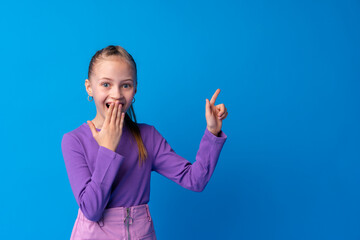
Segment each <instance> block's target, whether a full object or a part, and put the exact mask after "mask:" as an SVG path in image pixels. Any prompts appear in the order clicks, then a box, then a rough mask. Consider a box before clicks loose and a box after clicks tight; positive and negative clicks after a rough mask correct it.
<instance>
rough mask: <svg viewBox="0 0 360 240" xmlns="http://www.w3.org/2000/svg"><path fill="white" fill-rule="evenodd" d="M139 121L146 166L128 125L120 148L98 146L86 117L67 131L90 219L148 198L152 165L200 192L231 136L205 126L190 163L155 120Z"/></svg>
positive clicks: (71, 167)
mask: <svg viewBox="0 0 360 240" xmlns="http://www.w3.org/2000/svg"><path fill="white" fill-rule="evenodd" d="M138 126H139V128H140V134H141V137H142V140H143V142H144V145H145V147H146V150H147V153H148V158H147V159H146V161H145V164H143V165H142V166H141V167H140V166H139V161H138V156H139V152H138V147H137V143H136V141H135V139H134V138H133V137H132V135H131V132H130V130H129V129H127V128H126V127H125V125H124V128H123V133H122V136H121V139H120V142H119V145H118V147H117V149H116V151H115V152H113V151H112V150H110V149H108V148H105V147H102V146H99V144H98V143H97V142H96V140H95V139H94V138H93V136H92V133H91V130H90V128H89V126H88V125H87V123H83V124H82V125H81V126H80V127H78V128H76V129H74V130H73V131H70V132H68V133H65V134H64V135H63V138H62V142H61V149H62V153H63V157H64V161H65V166H66V171H67V174H68V177H69V181H70V185H71V189H72V191H73V193H74V196H75V199H76V202H77V204H78V205H79V208H80V209H81V211H82V212H83V214H84V215H85V216H86V217H87V218H88V219H89V220H91V221H99V220H100V219H101V217H102V214H103V211H104V210H105V209H106V208H113V207H130V206H134V205H140V204H145V203H148V202H149V197H150V175H151V171H156V172H158V173H159V174H161V175H163V176H165V177H167V178H168V179H170V180H172V181H174V182H176V183H177V184H179V185H181V186H182V187H184V188H187V189H190V190H192V191H196V192H201V191H202V190H204V188H205V186H206V184H207V183H208V181H209V180H210V177H211V175H212V173H213V172H214V169H215V166H216V163H217V161H218V158H219V155H220V151H221V149H222V147H223V145H224V143H225V141H226V139H227V136H226V134H225V133H223V132H222V131H220V133H219V137H216V136H215V135H213V134H212V133H211V132H209V131H208V130H207V129H205V133H204V135H203V137H202V139H201V142H200V147H199V150H198V152H197V154H196V161H195V162H194V163H193V164H191V163H190V162H189V161H188V160H186V159H185V158H183V157H181V156H179V155H177V154H176V153H175V151H174V150H173V149H172V148H171V147H170V145H169V144H168V143H167V141H166V140H165V139H164V138H163V137H162V135H161V134H160V133H159V132H158V131H157V130H156V129H155V128H154V127H153V126H151V125H148V124H145V123H138ZM99 130H100V129H98V131H99Z"/></svg>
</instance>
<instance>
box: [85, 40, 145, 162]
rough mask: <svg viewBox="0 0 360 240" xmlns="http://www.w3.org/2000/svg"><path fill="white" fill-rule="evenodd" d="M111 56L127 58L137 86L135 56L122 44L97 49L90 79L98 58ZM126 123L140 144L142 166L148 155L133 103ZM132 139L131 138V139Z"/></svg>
mask: <svg viewBox="0 0 360 240" xmlns="http://www.w3.org/2000/svg"><path fill="white" fill-rule="evenodd" d="M110 56H118V57H120V58H121V59H122V60H125V61H126V62H127V63H128V64H129V65H130V66H131V67H132V69H133V71H134V75H135V80H134V81H135V83H134V85H135V86H137V70H136V63H135V61H134V59H133V57H132V56H131V55H130V54H129V53H128V52H127V51H126V50H125V49H124V48H123V47H121V46H114V45H109V46H107V47H106V48H103V49H101V50H99V51H97V52H96V53H95V54H94V56H93V57H92V58H91V61H90V64H89V71H88V79H89V80H90V76H91V75H92V74H93V71H94V70H93V69H94V65H95V63H96V62H98V60H101V59H105V58H106V57H110ZM125 124H126V126H128V127H129V130H130V132H131V134H132V136H133V137H134V138H135V141H136V143H137V146H138V150H139V165H140V166H141V165H142V164H143V163H145V160H146V159H147V157H148V154H147V151H146V148H145V145H144V142H143V141H142V138H141V134H140V129H139V126H138V124H137V121H136V116H135V111H134V107H133V105H132V104H131V105H130V107H129V109H128V110H127V112H126V114H125ZM130 141H131V139H130Z"/></svg>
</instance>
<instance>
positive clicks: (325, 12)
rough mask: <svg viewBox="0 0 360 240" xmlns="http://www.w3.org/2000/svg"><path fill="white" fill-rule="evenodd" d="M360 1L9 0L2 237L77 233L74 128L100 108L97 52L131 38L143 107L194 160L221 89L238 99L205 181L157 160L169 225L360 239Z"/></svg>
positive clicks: (155, 190)
mask: <svg viewBox="0 0 360 240" xmlns="http://www.w3.org/2000/svg"><path fill="white" fill-rule="evenodd" d="M359 12H360V3H359V1H356V0H354V1H334V0H333V1H329V0H327V1H307V0H305V1H304V0H303V1H279V0H276V1H265V0H255V1H254V0H252V1H229V0H225V1H209V0H207V1H183V0H182V1H107V0H105V1H66V0H65V1H56V2H54V1H16V2H13V3H5V1H2V3H0V23H1V25H0V28H1V29H0V32H1V39H0V43H1V44H0V51H1V58H0V68H1V75H0V76H1V83H2V88H1V99H2V100H1V101H0V104H1V110H2V111H1V118H0V121H1V127H2V130H1V140H0V141H1V153H2V157H1V159H2V160H1V165H2V166H1V169H2V171H1V174H0V181H1V183H2V188H1V198H0V201H1V202H0V206H1V213H0V215H1V217H0V228H1V231H0V235H1V237H0V238H1V239H50V238H51V239H69V237H70V234H71V230H72V227H73V224H74V221H75V218H76V214H77V209H78V206H77V204H76V201H75V198H74V196H73V194H72V191H71V188H70V184H69V182H68V178H67V173H66V169H65V165H64V162H63V158H62V153H61V145H60V144H61V139H62V136H63V134H64V133H65V132H68V131H71V130H73V129H75V128H77V127H78V126H80V125H81V124H82V123H84V122H86V120H91V119H93V118H94V116H95V113H96V111H95V106H94V103H93V102H91V103H90V102H88V101H87V94H86V91H85V87H84V82H85V79H86V77H87V69H88V64H89V61H90V59H91V57H92V55H93V54H94V53H95V52H96V51H97V50H99V49H101V48H103V47H106V46H107V45H110V44H115V45H121V46H123V47H124V48H125V49H127V50H128V51H129V52H130V53H131V54H132V55H133V57H134V58H135V61H136V62H137V64H138V79H139V86H138V93H137V95H136V103H135V105H134V106H135V111H136V114H137V118H138V121H139V122H144V123H148V124H151V125H154V126H155V127H156V128H157V129H158V130H159V131H160V133H161V134H162V135H163V136H164V137H165V138H166V139H167V140H168V142H169V144H170V145H171V146H172V147H173V149H174V150H175V151H176V152H177V153H178V154H180V155H182V156H183V157H185V158H187V159H188V160H189V161H191V162H194V161H195V155H196V152H197V149H198V147H199V143H200V139H201V137H202V134H203V132H204V130H205V128H206V121H205V99H206V98H211V96H212V94H213V93H214V92H215V90H216V89H217V88H220V89H221V93H220V95H219V97H218V100H217V102H216V103H217V104H219V103H224V104H225V106H226V107H227V109H228V112H229V115H228V117H227V119H225V120H224V122H223V129H222V130H223V131H224V132H225V133H226V134H227V135H228V139H227V142H226V143H225V145H224V147H223V150H222V152H221V155H220V159H219V162H218V165H217V168H216V170H215V172H214V175H213V177H212V178H211V180H210V182H209V184H208V185H207V187H206V188H205V190H204V191H203V192H201V193H196V192H191V191H189V190H186V189H183V188H182V187H180V186H179V185H177V184H175V183H173V182H171V181H170V180H168V179H166V178H164V177H162V176H161V175H158V174H157V173H153V175H152V180H151V198H150V202H149V205H150V208H151V212H152V215H153V219H154V224H155V229H156V231H157V236H158V239H172V240H176V239H359V238H360V228H359V224H360V204H359V203H360V194H359V193H360V191H359V186H360V174H359V173H360V148H359V144H360V137H359V136H360V135H359V134H360V127H359V122H360V121H359V120H360V94H359V90H360V70H359V66H360V65H359V64H360V45H359V42H360V26H359V23H360V14H359ZM49 236H51V237H49Z"/></svg>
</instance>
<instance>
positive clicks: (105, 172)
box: [92, 146, 125, 185]
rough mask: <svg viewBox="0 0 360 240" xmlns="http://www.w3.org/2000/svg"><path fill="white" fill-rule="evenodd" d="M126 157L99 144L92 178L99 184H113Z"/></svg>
mask: <svg viewBox="0 0 360 240" xmlns="http://www.w3.org/2000/svg"><path fill="white" fill-rule="evenodd" d="M124 159H125V158H124V157H123V156H122V155H120V154H118V153H116V152H114V151H112V150H110V149H108V148H106V147H103V146H99V150H98V155H97V158H96V162H95V170H94V173H93V175H92V180H93V181H95V182H96V183H98V184H106V185H111V184H112V183H113V181H114V178H115V176H116V175H117V173H118V171H119V168H120V166H121V163H122V162H123V161H124Z"/></svg>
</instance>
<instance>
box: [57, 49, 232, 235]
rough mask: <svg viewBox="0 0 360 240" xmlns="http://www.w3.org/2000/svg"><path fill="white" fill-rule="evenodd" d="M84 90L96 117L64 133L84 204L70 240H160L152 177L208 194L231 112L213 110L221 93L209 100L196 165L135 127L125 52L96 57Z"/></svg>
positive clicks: (133, 86)
mask: <svg viewBox="0 0 360 240" xmlns="http://www.w3.org/2000/svg"><path fill="white" fill-rule="evenodd" d="M85 87H86V91H87V93H88V95H89V96H88V100H89V101H93V100H94V103H95V106H96V110H97V113H96V116H95V118H94V119H93V120H92V121H87V124H86V123H83V124H82V125H81V126H79V127H78V128H76V129H74V130H72V131H70V132H68V133H65V134H64V135H63V138H62V142H61V148H62V153H63V157H64V162H65V166H66V171H67V174H68V177H69V182H70V185H71V189H72V191H73V193H74V196H75V199H76V202H77V204H78V205H79V210H78V215H77V218H76V221H75V224H74V227H73V230H72V234H71V238H70V239H71V240H76V239H156V236H155V229H154V224H153V222H152V218H151V215H150V211H149V206H148V204H147V203H148V202H149V196H150V174H151V171H156V172H158V173H159V174H161V175H163V176H165V177H167V178H169V179H170V180H172V181H174V182H176V183H178V184H179V185H181V186H182V187H184V188H187V189H190V190H192V191H196V192H201V191H203V190H204V188H205V186H206V184H207V183H208V181H209V180H210V177H211V175H212V173H213V171H214V169H215V166H216V163H217V161H218V158H219V155H220V151H221V149H222V147H223V144H224V143H225V140H226V139H227V136H226V135H225V133H224V132H222V131H221V126H222V120H224V119H225V118H226V117H227V114H228V113H227V109H226V108H225V106H224V104H219V105H216V106H215V105H214V104H215V100H216V98H217V96H218V95H219V93H220V89H217V90H216V92H215V93H214V95H213V96H212V98H211V100H210V101H209V100H208V99H206V104H205V117H206V122H207V127H206V129H205V132H204V135H203V137H202V139H201V142H200V147H199V150H198V152H197V155H196V161H195V162H194V163H193V164H191V163H190V162H189V161H188V160H186V159H185V158H183V157H181V156H179V155H177V154H176V153H175V151H174V150H173V149H172V148H171V147H170V145H169V144H168V143H167V141H166V140H165V139H164V138H163V137H162V135H161V134H160V133H159V132H158V131H157V130H156V129H155V127H154V126H152V125H148V124H145V123H137V121H136V117H135V112H134V108H133V103H134V102H135V97H134V96H135V94H136V91H137V70H136V64H135V61H134V59H133V58H132V56H131V55H130V54H129V53H128V52H127V51H126V50H125V49H123V48H122V47H120V46H112V45H110V46H108V47H106V48H104V49H101V50H99V51H97V52H96V53H95V55H94V56H93V57H92V59H91V61H90V66H89V71H88V79H86V80H85ZM90 97H91V99H90Z"/></svg>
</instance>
